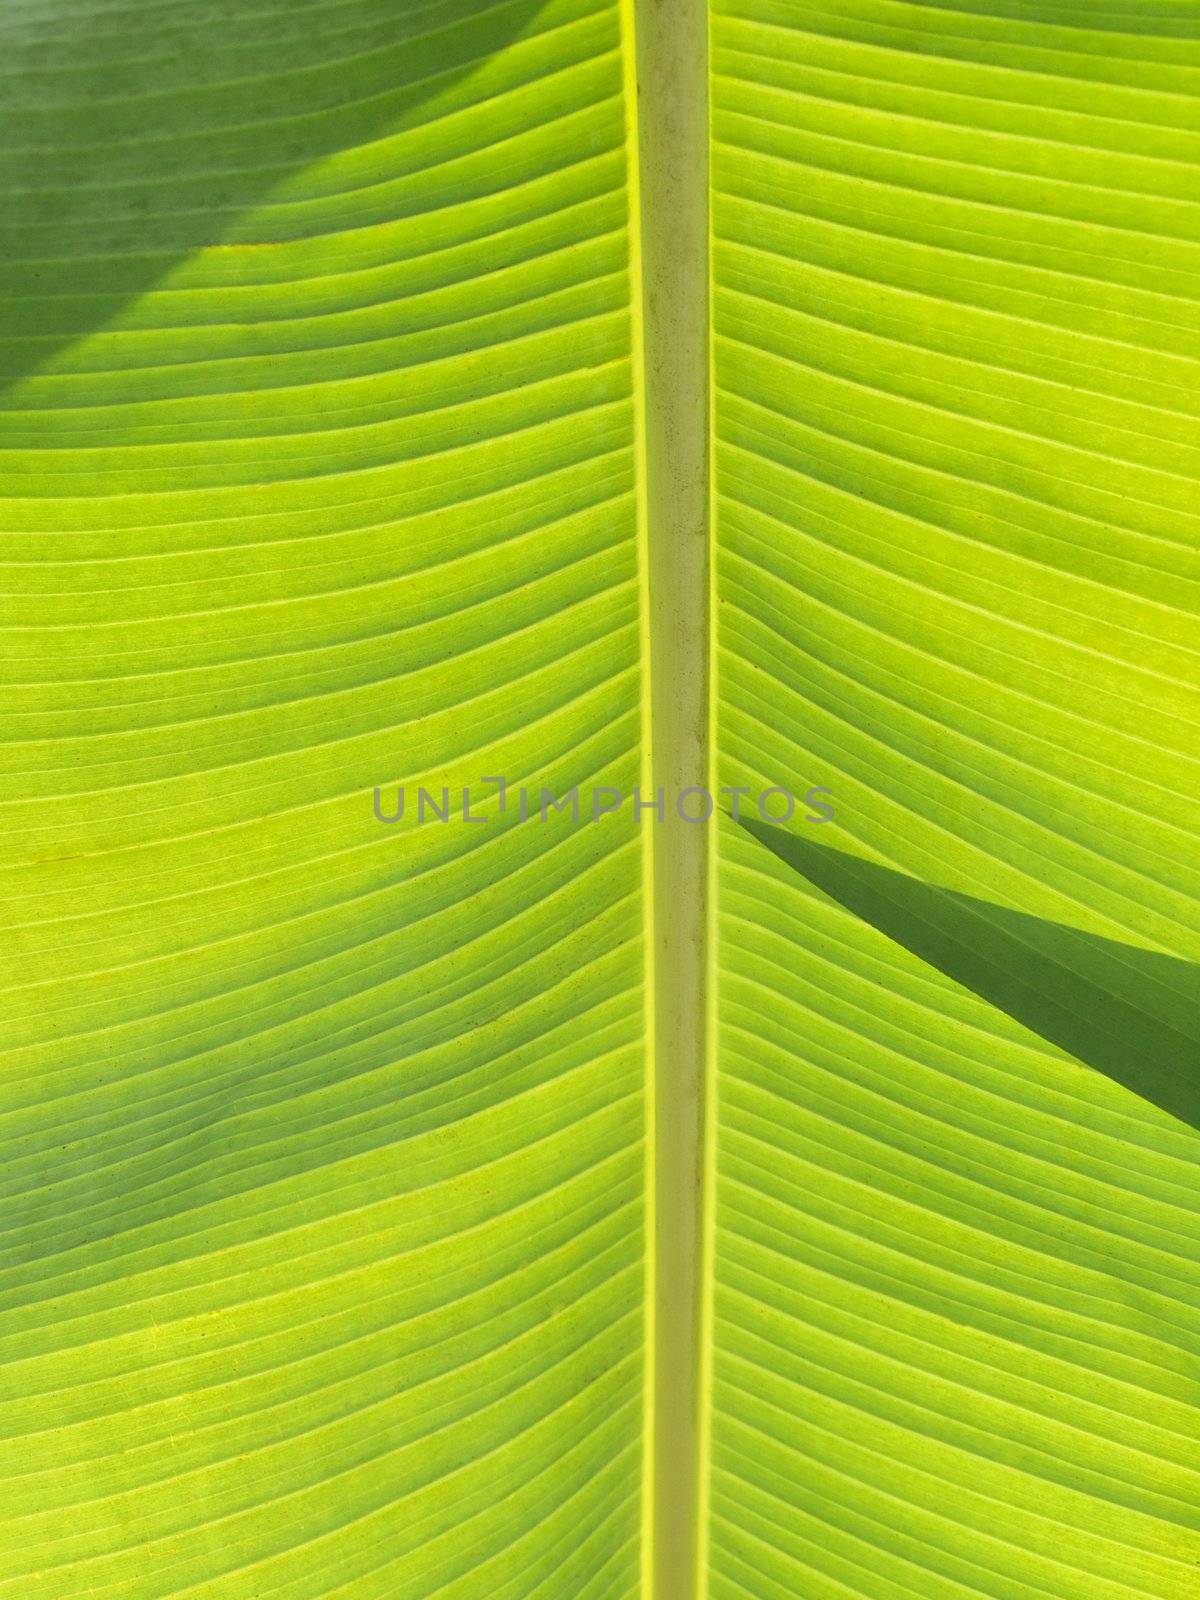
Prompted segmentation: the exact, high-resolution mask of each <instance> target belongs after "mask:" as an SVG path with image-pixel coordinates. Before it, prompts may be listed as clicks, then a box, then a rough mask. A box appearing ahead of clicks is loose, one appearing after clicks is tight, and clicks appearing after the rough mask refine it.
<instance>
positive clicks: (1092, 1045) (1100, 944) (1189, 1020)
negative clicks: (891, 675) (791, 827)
mask: <svg viewBox="0 0 1200 1600" xmlns="http://www.w3.org/2000/svg"><path fill="white" fill-rule="evenodd" d="M742 826H743V827H744V828H745V829H746V831H747V832H749V833H752V834H753V835H754V837H755V838H756V839H757V840H759V842H760V843H761V844H764V845H765V846H766V847H767V849H768V850H771V851H773V852H774V854H775V855H776V856H778V857H779V859H780V860H781V861H783V862H785V863H786V864H787V865H788V866H789V867H792V868H793V869H794V870H795V871H796V872H798V873H800V874H801V875H802V876H803V877H805V878H806V879H808V881H809V882H810V883H812V884H815V885H816V887H817V888H819V889H822V890H823V891H824V892H825V893H826V894H827V895H829V896H830V897H831V898H832V899H834V900H836V901H837V902H838V903H839V904H840V905H842V906H844V907H845V908H846V909H847V910H848V911H852V912H853V913H854V914H855V915H856V916H859V917H861V918H862V919H863V920H864V921H865V922H868V923H870V924H871V926H872V927H874V928H878V929H879V931H880V932H881V933H884V934H886V935H887V936H888V938H889V939H894V940H895V941H896V943H897V944H900V945H903V946H904V948H905V949H906V950H910V951H912V953H913V954H914V955H917V956H919V957H920V958H921V959H922V960H923V961H927V962H928V963H929V964H930V965H931V966H934V967H936V968H937V969H938V970H939V971H940V972H943V973H945V974H946V976H947V977H950V978H953V979H954V980H955V981H956V982H958V983H961V984H963V985H964V986H965V987H966V988H969V989H972V990H973V991H974V992H975V993H976V994H977V995H979V996H981V997H982V998H983V999H984V1000H987V1001H990V1002H991V1004H992V1005H994V1006H997V1007H999V1009H1000V1010H1002V1011H1005V1012H1007V1013H1008V1015H1009V1016H1010V1017H1013V1018H1015V1019H1016V1021H1018V1022H1020V1023H1023V1024H1024V1025H1025V1026H1026V1027H1027V1028H1031V1029H1032V1030H1033V1031H1034V1032H1035V1033H1038V1034H1040V1035H1041V1036H1042V1037H1043V1038H1044V1039H1047V1040H1049V1041H1050V1042H1051V1043H1053V1044H1056V1045H1058V1046H1059V1048H1060V1049H1062V1050H1065V1051H1067V1052H1068V1053H1069V1054H1070V1055H1072V1056H1074V1057H1075V1058H1076V1060H1078V1061H1080V1062H1082V1063H1084V1064H1085V1065H1086V1066H1090V1067H1094V1068H1096V1070H1097V1071H1099V1072H1103V1073H1105V1074H1107V1076H1108V1077H1110V1078H1112V1079H1114V1080H1115V1081H1116V1082H1117V1083H1120V1084H1123V1085H1124V1086H1125V1087H1126V1088H1127V1089H1131V1090H1133V1092H1134V1093H1135V1094H1138V1095H1141V1096H1142V1097H1143V1098H1144V1099H1146V1100H1150V1101H1153V1102H1154V1104H1156V1105H1158V1106H1161V1107H1162V1108H1163V1109H1164V1110H1166V1111H1169V1112H1171V1113H1172V1114H1173V1115H1174V1116H1176V1117H1179V1118H1180V1119H1182V1120H1183V1121H1185V1122H1188V1123H1190V1124H1191V1125H1192V1126H1193V1127H1200V965H1197V964H1196V963H1194V962H1191V961H1185V960H1181V959H1179V958H1177V957H1175V956H1168V955H1161V954H1159V953H1157V952H1156V951H1152V950H1141V949H1138V948H1136V947H1134V946H1132V945H1126V944H1122V943H1120V942H1118V941H1117V940H1113V939H1106V938H1102V937H1101V936H1099V935H1097V934H1093V933H1084V932H1081V931H1080V930H1079V929H1077V928H1070V927H1066V926H1064V925H1062V924H1061V923H1057V922H1049V921H1046V920H1044V919H1043V918H1041V917H1035V916H1030V915H1028V914H1027V913H1025V912H1021V911H1011V910H1009V909H1007V908H1006V907H1004V906H997V905H993V904H991V903H990V902H988V901H985V900H977V899H975V898H973V897H972V896H971V895H967V894H960V893H959V892H958V891H957V890H951V889H943V888H939V887H937V886H936V885H934V884H930V883H924V882H922V881H920V880H919V879H916V878H910V877H907V876H906V875H905V874H904V873H901V872H895V871H893V870H892V869H891V868H889V867H882V866H878V865H876V864H875V863H873V862H869V861H862V860H859V859H858V858H857V857H855V856H850V855H846V854H845V853H844V852H842V851H840V850H834V849H831V848H829V847H828V846H826V845H818V844H813V843H812V842H811V841H809V840H807V839H803V838H799V837H797V836H796V835H795V834H792V833H788V832H786V831H785V830H784V829H782V828H778V827H772V826H770V825H768V824H764V823H761V822H757V821H750V820H743V822H742Z"/></svg>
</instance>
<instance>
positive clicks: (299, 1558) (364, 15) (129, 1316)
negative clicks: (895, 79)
mask: <svg viewBox="0 0 1200 1600" xmlns="http://www.w3.org/2000/svg"><path fill="white" fill-rule="evenodd" d="M0 29H2V30H3V32H4V36H5V38H6V39H7V41H8V42H9V46H10V47H11V51H12V53H11V54H10V55H9V56H8V59H7V62H6V67H5V72H6V77H5V80H4V82H5V86H6V98H5V121H4V136H3V148H4V156H3V164H4V166H3V170H4V178H5V181H6V186H7V189H8V192H9V194H10V195H11V196H13V197H14V203H12V204H10V206H9V208H8V210H7V214H6V217H5V219H4V223H3V233H4V241H3V242H4V248H5V254H6V256H7V257H8V262H7V272H6V277H7V284H6V291H7V294H8V296H9V297H10V298H9V299H8V300H7V301H6V305H8V306H10V307H11V308H12V313H13V314H12V316H11V318H9V319H7V320H6V326H5V333H6V342H5V345H4V355H5V366H6V371H7V372H8V374H9V377H10V384H9V387H8V389H7V392H6V394H5V397H4V398H5V407H6V415H5V426H4V440H3V444H4V448H3V453H2V455H0V462H2V466H3V505H2V507H0V519H2V525H3V528H4V558H5V565H4V583H3V588H4V590H5V591H6V594H7V600H6V620H7V623H8V631H7V633H6V636H5V637H6V652H5V666H4V670H5V678H6V684H7V689H6V698H7V699H8V700H9V714H8V717H7V719H6V720H7V729H6V744H5V747H4V772H3V785H4V788H3V798H4V801H5V807H4V824H5V838H6V844H7V851H6V863H5V864H6V871H5V898H6V902H7V910H8V916H9V930H10V931H9V934H8V955H9V958H10V959H9V960H8V962H7V963H6V967H7V984H8V986H9V1000H10V1002H11V1001H15V1007H14V1010H13V1013H12V1017H13V1020H12V1021H11V1023H10V1026H9V1029H8V1032H7V1042H8V1044H9V1047H10V1049H9V1054H8V1055H7V1056H6V1058H5V1071H4V1079H3V1083H4V1098H3V1107H4V1120H3V1137H4V1156H5V1159H4V1164H3V1188H4V1209H3V1237H2V1239H0V1250H2V1252H3V1254H2V1259H0V1358H2V1360H3V1362H4V1367H3V1371H4V1374H5V1380H4V1399H5V1402H6V1403H5V1405H4V1407H3V1410H2V1412H0V1431H2V1433H3V1440H4V1442H3V1446H2V1447H0V1449H2V1471H3V1477H4V1486H3V1490H2V1491H0V1494H2V1499H3V1505H4V1536H3V1538H2V1539H0V1594H3V1595H5V1596H9V1595H11V1596H12V1597H13V1600H52V1597H53V1600H65V1597H67V1596H70V1597H75V1596H83V1595H88V1596H95V1597H97V1600H100V1597H104V1600H118V1597H120V1600H153V1597H158V1596H168V1595H170V1596H176V1595H196V1596H201V1595H203V1596H204V1597H205V1600H226V1597H228V1600H234V1597H236V1600H248V1597H251V1596H253V1597H259V1596H268V1595H270V1596H272V1597H277V1600H285V1597H286V1600H309V1597H316V1596H322V1597H325V1596H330V1597H333V1596H339V1597H341V1596H345V1597H351V1596H352V1597H353V1600H369V1597H371V1596H380V1597H383V1596H386V1597H388V1600H406V1597H408V1600H434V1597H435V1596H436V1597H437V1600H452V1597H459V1600H461V1597H465V1596H480V1595H484V1594H486V1595H488V1596H489V1597H494V1600H501V1597H510V1600H511V1597H516V1596H520V1597H522V1600H524V1597H527V1596H528V1597H532V1596H546V1597H557V1596H560V1595H562V1594H564V1593H570V1594H571V1595H578V1596H580V1597H585V1596H587V1597H592V1596H600V1595H604V1596H609V1595H618V1594H630V1593H633V1592H634V1590H635V1588H636V1585H637V1575H638V1570H639V1561H640V1532H641V1516H640V1500H641V1444H640V1437H641V1388H642V1360H641V1349H642V1342H643V1336H642V1322H643V1303H644V1256H645V1251H644V1246H643V1238H642V1212H643V1206H642V1193H643V1187H644V1186H643V1178H642V1171H643V1164H644V1154H643V1078H644V1062H643V1048H642V1040H643V1031H644V1024H643V1011H644V995H643V958H642V925H643V906H642V868H641V861H640V849H639V840H638V837H637V833H636V831H635V830H634V829H633V827H632V825H631V824H630V823H629V822H628V821H623V820H620V819H613V820H611V821H610V822H608V824H607V825H606V826H604V827H601V826H597V827H589V828H572V827H571V826H570V825H569V821H568V819H567V818H565V817H563V818H561V819H560V818H558V817H555V816H554V815H551V817H550V819H549V820H548V821H547V822H546V824H545V825H544V826H543V825H541V824H539V823H529V824H526V825H524V826H519V825H516V820H515V819H516V807H517V796H516V793H515V788H516V786H517V785H520V784H525V785H528V787H529V789H530V790H531V792H532V794H533V796H534V800H533V807H534V810H535V813H536V809H537V797H538V795H539V792H540V788H541V786H542V785H543V784H544V785H546V786H547V787H549V788H550V789H551V790H552V791H553V793H554V794H555V795H557V794H559V793H561V792H562V791H563V790H564V789H567V788H569V787H570V786H571V785H572V784H576V783H580V782H585V781H586V782H588V783H591V782H600V783H614V784H618V785H621V786H623V787H625V788H629V787H630V786H631V785H632V783H633V782H634V781H636V776H637V773H638V770H639V762H640V745H639V701H640V674H639V649H640V646H639V604H638V576H637V560H636V550H635V545H636V532H635V528H636V523H635V515H634V505H635V460H634V448H633V442H634V430H633V410H632V406H633V401H632V369H631V335H630V326H631V324H630V290H629V268H628V260H629V246H628V227H629V203H628V194H627V183H626V168H627V154H626V127H625V114H624V105H623V63H622V58H621V54H620V48H619V46H620V39H619V30H618V19H617V16H616V13H615V11H614V9H613V7H612V6H610V5H608V4H592V3H588V0H582V3H581V0H553V3H552V4H549V5H544V6H535V5H531V4H528V3H518V4H513V3H509V4H505V5H501V6H485V5H483V4H479V3H476V0H468V3H462V0H456V3H452V4H446V3H439V4H437V5H410V4H401V5H397V4H395V3H388V4H379V3H374V0H368V3H365V4H364V3H356V4H353V5H347V4H337V5H327V4H326V5H316V6H305V7H281V6H272V5H266V6H257V5H246V4H242V3H218V4H208V5H204V6H200V7H196V8H174V7H171V8H164V7H158V6H153V5H150V4H141V5H136V6H133V7H114V6H100V5H89V6H87V7H79V6H74V5H68V4H65V3H64V4H63V5H61V6H58V5H56V6H38V7H29V6H20V7H17V8H13V9H12V10H10V12H9V13H8V14H7V15H6V16H5V17H3V18H0ZM487 774H500V775H504V776H506V777H507V778H508V779H509V781H510V784H511V785H512V786H513V787H514V792H513V794H512V795H511V797H509V803H508V806H507V810H506V813H505V814H504V815H503V816H501V815H499V810H498V796H497V791H496V789H495V787H494V786H492V787H491V789H490V790H489V787H488V786H487V785H484V786H482V793H483V794H484V795H487V794H488V793H489V792H490V794H491V795H492V796H494V797H495V798H493V799H491V800H490V801H489V800H485V801H484V803H483V804H482V806H480V805H479V803H478V801H477V803H476V809H477V810H478V811H479V812H480V813H481V814H482V815H485V816H488V817H490V818H491V825H490V826H485V827H475V826H471V825H466V826H464V825H462V824H461V822H460V821H459V819H458V812H459V808H460V797H461V791H462V788H463V787H464V786H465V785H471V786H472V787H473V788H474V790H475V793H476V795H479V794H480V792H481V788H480V779H481V778H482V777H483V776H484V775H487ZM377 785H378V786H382V790H383V794H382V801H381V809H382V810H383V812H384V813H385V814H391V813H392V812H393V810H394V805H395V799H394V797H395V788H396V786H397V785H403V786H404V787H405V790H406V792H407V803H408V806H409V807H410V809H411V807H413V806H415V804H416V797H417V787H418V786H419V785H424V786H426V787H427V788H428V789H429V790H430V791H431V792H432V793H433V794H434V795H435V797H436V798H437V800H438V801H439V803H440V801H441V798H442V793H443V789H448V791H449V798H450V802H451V805H452V807H453V810H454V812H455V820H454V822H453V823H452V824H446V825H442V824H439V823H437V822H427V823H426V825H425V826H422V827H418V826H415V825H414V824H413V821H412V818H411V815H409V816H407V817H406V819H405V821H404V822H403V823H400V824H397V825H393V826H381V825H380V824H379V823H378V822H376V820H375V818H374V815H373V809H372V790H373V788H374V787H375V786H377Z"/></svg>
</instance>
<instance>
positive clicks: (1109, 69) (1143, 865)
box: [709, 0, 1200, 1600]
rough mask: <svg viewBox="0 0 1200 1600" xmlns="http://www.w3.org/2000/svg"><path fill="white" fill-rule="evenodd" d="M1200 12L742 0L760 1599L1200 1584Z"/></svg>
mask: <svg viewBox="0 0 1200 1600" xmlns="http://www.w3.org/2000/svg"><path fill="white" fill-rule="evenodd" d="M1198 40H1200V11H1198V10H1197V9H1196V7H1195V6H1192V5H1186V4H1185V5H1174V4H1159V3H1154V0H1147V3H1143V4H1128V3H1125V4H1109V3H1107V0H1105V3H1098V4H1090V5H1086V6H1083V5H1072V4H1069V3H1065V0H1048V3H1044V4H1043V3H1040V0H1039V3H1034V0H1029V3H1023V0H1012V3H1006V0H981V3H974V0H962V3H956V4H946V5H942V4H932V5H914V4H900V3H894V0H805V3H803V4H800V3H792V0H718V3H717V7H716V16H715V19H714V25H713V40H712V72H713V90H712V96H713V113H712V114H713V189H714V193H713V233H714V245H713V250H714V258H713V260H714V267H713V272H714V279H715V284H716V289H715V299H714V308H713V322H714V337H715V369H716V385H717V393H716V402H715V414H716V446H715V448H716V463H717V464H716V484H717V496H718V511H717V531H716V542H717V549H718V554H717V561H718V570H719V578H718V594H719V597H720V601H721V604H720V607H719V643H720V655H719V663H718V674H719V685H720V690H719V710H718V727H719V745H720V751H719V754H720V761H721V766H722V773H723V782H725V783H726V784H729V785H731V786H732V785H745V786H747V787H749V788H751V789H753V790H754V791H755V792H757V791H758V790H760V789H762V788H763V787H764V786H766V785H768V784H780V785H786V786H788V787H790V788H791V789H792V790H794V791H796V792H797V793H799V794H803V793H804V792H805V791H806V789H808V788H809V786H811V785H814V784H823V785H827V786H828V787H829V788H830V789H831V790H832V791H833V792H834V796H835V799H836V807H835V809H836V812H837V816H836V820H835V822H834V824H832V825H817V826H813V825H806V824H805V823H804V822H803V821H802V820H801V811H800V809H798V810H797V815H796V818H795V820H794V821H793V822H792V823H790V824H788V825H786V826H778V827H772V826H771V825H770V824H769V823H768V824H767V825H766V826H763V825H762V823H761V821H760V819H759V817H758V814H757V812H756V811H754V810H753V808H752V810H751V824H750V827H749V828H747V827H737V826H735V825H734V824H733V823H732V822H731V821H730V822H728V823H727V824H726V826H725V827H724V828H723V830H722V833H721V871H720V905H719V940H720V952H721V976H720V987H719V1006H718V1012H719V1031H720V1067H719V1080H718V1127H717V1134H716V1202H717V1244H716V1253H715V1254H716V1303H715V1344H716V1350H715V1361H714V1384H713V1409H714V1416H713V1438H712V1486H711V1496H712V1532H711V1540H712V1546H711V1550H712V1553H711V1582H710V1587H709V1593H710V1595H711V1597H712V1600H741V1597H744V1596H754V1597H755V1600H790V1597H793V1596H804V1597H806V1600H817V1597H820V1600H826V1597H828V1600H835V1597H839V1600H840V1597H843V1596H845V1597H848V1596H852V1595H853V1596H862V1597H869V1600H966V1597H967V1596H976V1595H987V1596H992V1597H995V1600H1018V1597H1019V1600H1034V1597H1035V1596H1036V1597H1045V1600H1050V1597H1053V1600H1134V1597H1138V1600H1144V1597H1151V1596H1153V1597H1155V1600H1184V1597H1185V1596H1193V1595H1195V1594H1196V1593H1197V1592H1200V1591H1198V1587H1197V1585H1198V1584H1200V1574H1198V1568H1197V1561H1198V1559H1200V1539H1198V1537H1197V1525H1198V1523H1200V1474H1198V1473H1197V1464H1198V1463H1200V1449H1198V1444H1200V1430H1198V1428H1197V1420H1196V1418H1197V1413H1196V1409H1195V1407H1196V1402H1197V1399H1198V1397H1200V1396H1198V1389H1197V1379H1198V1378H1200V1367H1198V1364H1197V1355H1198V1353H1200V1348H1198V1347H1200V1318H1198V1317H1197V1301H1198V1298H1200V1248H1198V1235H1200V1219H1198V1217H1197V1210H1198V1205H1197V1201H1198V1191H1197V1182H1196V1173H1197V1168H1196V1158H1197V1155H1198V1154H1200V1135H1198V1134H1197V1131H1196V1129H1197V1124H1198V1123H1200V967H1198V966H1196V965H1195V964H1194V963H1195V962H1196V961H1197V960H1200V915H1198V912H1197V901H1196V891H1197V887H1198V886H1200V873H1198V871H1197V866H1198V864H1200V854H1198V852H1197V849H1196V836H1195V798H1196V793H1197V775H1198V774H1197V760H1196V757H1197V754H1198V753H1200V740H1198V738H1197V707H1198V697H1197V694H1196V690H1197V686H1198V682H1200V675H1198V673H1197V655H1196V647H1197V643H1198V642H1200V639H1198V634H1197V629H1196V622H1195V616H1196V601H1197V597H1198V594H1200V589H1198V585H1197V579H1198V578H1200V566H1198V564H1197V561H1196V552H1197V537H1196V535H1197V495H1196V484H1197V478H1198V477H1200V470H1198V469H1200V448H1198V446H1200V428H1198V426H1197V418H1198V415H1200V406H1198V401H1197V378H1198V377H1200V367H1198V366H1197V359H1196V358H1197V355H1198V354H1200V344H1198V343H1197V339H1196V332H1197V317H1196V286H1197V282H1198V279H1197V271H1198V269H1200V250H1198V249H1197V246H1198V244H1200V205H1198V204H1197V200H1198V199H1200V187H1198V186H1197V182H1196V161H1197V156H1198V155H1200V100H1198V99H1197V91H1198V90H1200V47H1198ZM772 803H773V805H774V806H775V809H776V812H777V813H779V812H781V810H782V803H781V802H780V801H779V800H775V801H773V802H772ZM824 803H825V804H826V805H828V804H829V803H830V802H829V801H828V799H827V798H826V800H825V802H824ZM764 847H765V848H764Z"/></svg>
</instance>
